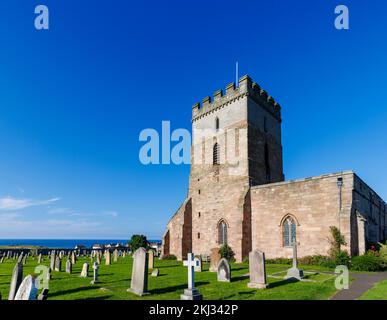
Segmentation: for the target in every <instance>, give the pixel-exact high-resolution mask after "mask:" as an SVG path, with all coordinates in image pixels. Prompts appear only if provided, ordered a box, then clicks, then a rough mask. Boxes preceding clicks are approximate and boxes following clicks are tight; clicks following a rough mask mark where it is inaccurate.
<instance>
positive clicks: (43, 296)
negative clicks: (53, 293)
mask: <svg viewBox="0 0 387 320" xmlns="http://www.w3.org/2000/svg"><path fill="white" fill-rule="evenodd" d="M47 295H48V288H44V289H43V290H42V292H41V293H40V295H38V300H47Z"/></svg>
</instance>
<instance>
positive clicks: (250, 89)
mask: <svg viewBox="0 0 387 320" xmlns="http://www.w3.org/2000/svg"><path fill="white" fill-rule="evenodd" d="M246 96H248V97H250V98H251V99H253V100H254V101H255V102H256V103H258V104H259V105H260V106H262V107H263V108H265V109H266V110H267V111H268V112H269V113H271V114H272V115H273V116H274V117H275V118H276V119H277V120H279V121H281V106H280V105H279V104H278V102H276V101H275V100H274V98H273V97H271V96H269V95H268V94H267V92H266V91H265V90H263V89H261V87H260V86H259V85H258V84H257V83H255V82H253V81H252V79H251V78H250V77H249V76H248V75H245V76H243V77H241V78H240V79H239V82H238V86H236V85H235V82H232V83H230V84H229V85H228V86H227V87H226V92H225V93H224V92H223V90H217V91H215V92H214V94H213V97H212V99H211V97H210V96H207V97H205V98H204V99H203V100H202V103H200V102H197V103H195V104H194V105H193V106H192V121H193V122H194V121H196V120H198V119H200V118H202V117H204V116H206V115H207V114H209V113H211V112H213V111H215V110H218V109H220V108H224V107H226V106H227V105H229V104H231V103H233V102H234V101H236V100H239V99H241V98H243V97H246Z"/></svg>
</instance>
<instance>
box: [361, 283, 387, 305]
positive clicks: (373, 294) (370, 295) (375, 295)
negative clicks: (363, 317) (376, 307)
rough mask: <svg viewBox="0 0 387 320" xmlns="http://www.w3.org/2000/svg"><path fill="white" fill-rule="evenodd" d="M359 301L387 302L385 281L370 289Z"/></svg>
mask: <svg viewBox="0 0 387 320" xmlns="http://www.w3.org/2000/svg"><path fill="white" fill-rule="evenodd" d="M359 299H360V300H387V280H385V281H381V282H378V283H377V284H376V285H375V286H374V287H373V288H372V289H370V290H368V291H367V292H366V293H364V294H363V295H362V296H361V297H360V298H359Z"/></svg>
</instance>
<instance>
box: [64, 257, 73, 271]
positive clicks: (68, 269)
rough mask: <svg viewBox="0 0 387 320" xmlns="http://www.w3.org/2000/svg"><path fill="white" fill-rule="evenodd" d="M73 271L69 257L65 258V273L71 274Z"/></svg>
mask: <svg viewBox="0 0 387 320" xmlns="http://www.w3.org/2000/svg"><path fill="white" fill-rule="evenodd" d="M72 272H73V264H72V263H71V260H70V259H67V261H66V273H69V274H71V273H72Z"/></svg>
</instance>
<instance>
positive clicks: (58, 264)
mask: <svg viewBox="0 0 387 320" xmlns="http://www.w3.org/2000/svg"><path fill="white" fill-rule="evenodd" d="M55 271H58V272H61V271H62V260H61V259H60V258H59V257H56V259H55Z"/></svg>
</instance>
